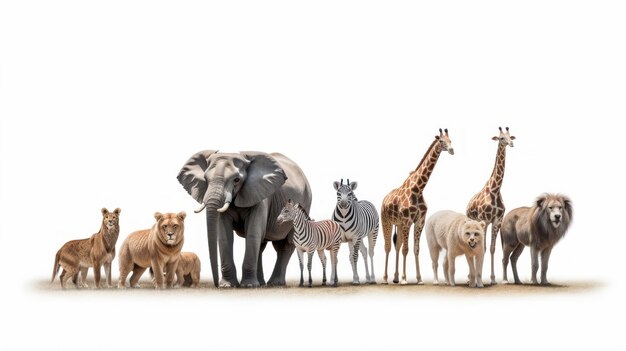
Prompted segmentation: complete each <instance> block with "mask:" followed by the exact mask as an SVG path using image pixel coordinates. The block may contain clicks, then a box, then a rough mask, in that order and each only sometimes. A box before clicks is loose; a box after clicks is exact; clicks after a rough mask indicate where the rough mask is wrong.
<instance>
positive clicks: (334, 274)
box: [330, 244, 340, 288]
mask: <svg viewBox="0 0 626 351" xmlns="http://www.w3.org/2000/svg"><path fill="white" fill-rule="evenodd" d="M339 246H340V244H337V245H336V246H335V247H333V248H332V249H331V251H330V264H331V266H332V268H331V269H332V270H331V273H330V280H331V281H332V283H333V287H335V288H336V287H337V283H338V279H337V252H339Z"/></svg>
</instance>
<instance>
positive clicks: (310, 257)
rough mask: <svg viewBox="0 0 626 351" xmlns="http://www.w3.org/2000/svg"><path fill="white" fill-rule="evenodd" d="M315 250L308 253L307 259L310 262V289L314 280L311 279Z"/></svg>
mask: <svg viewBox="0 0 626 351" xmlns="http://www.w3.org/2000/svg"><path fill="white" fill-rule="evenodd" d="M313 252H315V251H313V250H311V251H309V252H307V253H306V254H307V258H308V262H307V265H306V266H307V268H308V269H309V288H310V287H312V286H313V279H312V278H311V267H312V266H313Z"/></svg>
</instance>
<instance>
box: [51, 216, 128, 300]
mask: <svg viewBox="0 0 626 351" xmlns="http://www.w3.org/2000/svg"><path fill="white" fill-rule="evenodd" d="M101 211H102V224H101V226H100V231H99V232H97V233H96V234H93V235H92V236H91V237H90V238H87V239H80V240H71V241H68V242H67V243H65V244H64V245H63V246H61V248H60V249H59V251H57V254H56V257H55V259H54V268H53V269H52V280H50V283H52V282H54V278H55V277H56V275H57V273H58V272H59V267H63V272H61V276H60V277H59V279H60V280H61V288H63V289H65V283H66V282H67V280H68V279H69V278H70V277H72V282H73V283H74V285H76V286H77V287H83V288H86V287H88V286H87V281H86V280H87V270H88V269H89V267H93V274H94V280H95V281H96V287H97V288H99V287H100V267H101V266H104V273H105V275H106V282H107V285H106V286H107V287H110V286H111V262H112V261H113V258H115V244H116V243H117V237H118V235H119V233H120V224H119V215H120V212H121V211H122V210H120V209H119V208H116V209H115V210H114V211H113V212H109V210H107V209H106V208H103V209H102V210H101ZM79 272H80V273H81V280H80V282H77V280H78V273H79Z"/></svg>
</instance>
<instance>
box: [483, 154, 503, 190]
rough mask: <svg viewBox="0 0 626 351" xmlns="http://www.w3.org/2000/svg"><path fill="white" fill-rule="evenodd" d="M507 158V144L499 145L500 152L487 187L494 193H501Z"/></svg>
mask: <svg viewBox="0 0 626 351" xmlns="http://www.w3.org/2000/svg"><path fill="white" fill-rule="evenodd" d="M505 158H506V144H503V143H498V152H497V153H496V162H495V163H494V165H493V172H491V177H489V180H488V181H487V186H489V188H490V189H491V192H492V193H495V192H498V191H500V187H501V186H502V179H503V178H504V161H505Z"/></svg>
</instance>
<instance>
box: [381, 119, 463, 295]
mask: <svg viewBox="0 0 626 351" xmlns="http://www.w3.org/2000/svg"><path fill="white" fill-rule="evenodd" d="M442 151H448V153H449V154H450V155H454V149H453V148H452V142H451V141H450V138H449V137H448V130H447V129H446V130H445V134H444V133H443V131H442V130H441V128H439V135H436V136H435V140H433V142H432V144H430V147H429V148H428V151H426V153H425V154H424V157H422V160H421V161H420V163H419V165H418V166H417V168H415V170H414V171H413V172H411V174H410V175H409V177H408V178H407V179H406V180H405V181H404V183H402V185H401V186H400V187H399V188H397V189H394V190H392V191H391V192H389V194H387V196H385V199H384V200H383V205H382V208H381V222H382V227H383V234H384V236H385V275H384V277H383V284H387V267H388V263H389V251H390V250H391V229H392V227H393V226H396V232H397V235H398V237H397V240H398V244H396V245H395V246H396V272H395V274H394V276H393V282H394V283H398V259H399V256H400V247H402V254H403V255H404V259H403V262H402V269H403V272H402V282H401V284H403V285H404V284H406V255H407V254H408V253H409V230H410V229H411V225H413V236H414V238H413V240H414V245H413V252H414V254H415V270H416V272H417V284H423V283H422V276H421V274H420V265H419V251H420V236H421V235H422V228H424V220H425V219H426V210H427V209H428V208H427V207H426V202H425V201H424V196H422V191H423V190H424V188H425V187H426V183H428V178H430V175H431V174H432V173H433V169H434V168H435V165H436V164H437V160H438V159H439V155H440V154H441V152H442Z"/></svg>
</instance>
